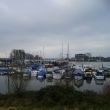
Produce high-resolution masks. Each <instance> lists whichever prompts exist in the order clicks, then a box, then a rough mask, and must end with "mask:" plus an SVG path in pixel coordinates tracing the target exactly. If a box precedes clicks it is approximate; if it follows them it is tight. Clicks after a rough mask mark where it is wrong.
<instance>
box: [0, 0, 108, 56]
mask: <svg viewBox="0 0 110 110" xmlns="http://www.w3.org/2000/svg"><path fill="white" fill-rule="evenodd" d="M104 1H105V0H0V57H5V56H8V55H9V53H10V52H11V50H12V49H24V50H25V51H26V52H30V53H33V54H40V53H41V52H40V51H43V47H45V48H44V54H45V57H60V53H61V51H62V42H63V47H64V56H65V55H66V53H67V44H68V42H69V47H70V54H71V55H70V56H74V54H75V53H88V52H90V53H92V55H93V56H105V57H106V56H110V51H109V50H110V45H109V43H110V12H109V9H110V8H109V5H107V4H106V3H105V2H104Z"/></svg>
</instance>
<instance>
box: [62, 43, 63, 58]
mask: <svg viewBox="0 0 110 110" xmlns="http://www.w3.org/2000/svg"><path fill="white" fill-rule="evenodd" d="M62 59H63V42H62Z"/></svg>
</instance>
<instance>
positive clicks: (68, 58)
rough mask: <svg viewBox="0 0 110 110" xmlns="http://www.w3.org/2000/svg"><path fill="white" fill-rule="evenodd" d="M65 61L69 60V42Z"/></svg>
mask: <svg viewBox="0 0 110 110" xmlns="http://www.w3.org/2000/svg"><path fill="white" fill-rule="evenodd" d="M67 59H69V42H68V45H67Z"/></svg>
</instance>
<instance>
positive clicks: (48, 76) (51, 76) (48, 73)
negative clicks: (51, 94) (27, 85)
mask: <svg viewBox="0 0 110 110" xmlns="http://www.w3.org/2000/svg"><path fill="white" fill-rule="evenodd" d="M46 78H48V79H52V78H53V71H47V73H46Z"/></svg>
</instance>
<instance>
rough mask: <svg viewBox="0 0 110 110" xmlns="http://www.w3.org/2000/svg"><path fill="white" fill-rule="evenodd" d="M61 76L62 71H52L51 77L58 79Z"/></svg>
mask: <svg viewBox="0 0 110 110" xmlns="http://www.w3.org/2000/svg"><path fill="white" fill-rule="evenodd" d="M62 76H63V73H61V71H60V70H55V71H54V72H53V79H56V80H59V79H61V78H62Z"/></svg>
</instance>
